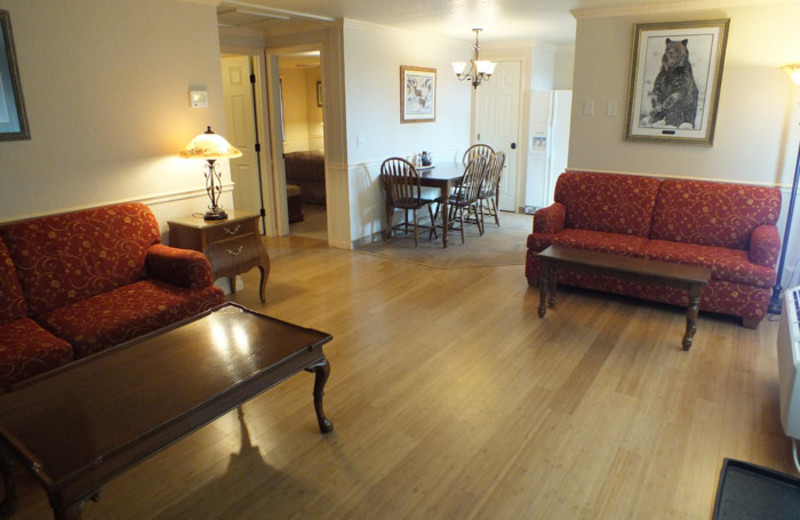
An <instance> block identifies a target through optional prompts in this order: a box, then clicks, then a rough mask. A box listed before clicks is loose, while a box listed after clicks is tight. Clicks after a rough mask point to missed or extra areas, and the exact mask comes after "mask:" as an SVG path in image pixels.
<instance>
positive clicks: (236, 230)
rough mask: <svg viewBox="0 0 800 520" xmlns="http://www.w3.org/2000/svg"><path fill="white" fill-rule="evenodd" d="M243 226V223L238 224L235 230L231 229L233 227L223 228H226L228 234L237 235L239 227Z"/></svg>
mask: <svg viewBox="0 0 800 520" xmlns="http://www.w3.org/2000/svg"><path fill="white" fill-rule="evenodd" d="M241 227H242V225H241V224H236V227H235V228H233V230H231V228H222V229H224V230H225V233H226V234H227V235H229V236H233V235H235V234H236V233H238V232H239V229H241Z"/></svg>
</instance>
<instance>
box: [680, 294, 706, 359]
mask: <svg viewBox="0 0 800 520" xmlns="http://www.w3.org/2000/svg"><path fill="white" fill-rule="evenodd" d="M702 292H703V286H701V285H691V286H689V308H688V309H686V333H685V334H684V335H683V350H689V349H690V348H692V341H693V340H694V334H695V332H697V313H698V311H699V310H700V295H701V294H702Z"/></svg>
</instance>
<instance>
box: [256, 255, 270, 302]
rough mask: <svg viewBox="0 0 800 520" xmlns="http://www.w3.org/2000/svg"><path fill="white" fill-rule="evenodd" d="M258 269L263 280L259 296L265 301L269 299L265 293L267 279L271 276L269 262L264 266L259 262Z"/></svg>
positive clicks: (260, 284)
mask: <svg viewBox="0 0 800 520" xmlns="http://www.w3.org/2000/svg"><path fill="white" fill-rule="evenodd" d="M257 267H258V271H259V272H260V273H261V280H260V282H259V284H258V297H259V298H260V299H261V303H265V302H266V301H267V300H266V299H265V297H264V295H265V294H266V292H267V279H268V278H269V264H267V265H266V266H263V265H261V264H259V265H258V266H257Z"/></svg>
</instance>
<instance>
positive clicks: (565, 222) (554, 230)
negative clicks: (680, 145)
mask: <svg viewBox="0 0 800 520" xmlns="http://www.w3.org/2000/svg"><path fill="white" fill-rule="evenodd" d="M780 205H781V195H780V191H779V190H778V189H776V188H768V187H760V186H748V185H740V184H729V183H720V182H703V181H686V180H675V179H671V180H660V179H656V178H653V177H641V176H633V175H614V174H603V173H591V172H565V173H563V174H562V175H561V176H560V177H559V179H558V182H557V183H556V190H555V203H554V204H552V205H550V206H548V207H546V208H543V209H540V210H539V211H537V212H536V213H535V215H534V220H533V233H532V234H530V235H529V236H528V243H527V246H528V253H527V260H526V266H525V275H526V277H527V278H528V283H529V284H530V285H538V282H539V259H538V258H537V257H536V255H537V254H538V253H539V252H540V251H542V250H544V249H545V248H546V247H547V246H549V245H551V244H560V245H564V246H569V247H576V248H581V249H590V250H596V251H606V252H611V253H617V254H622V255H631V256H637V257H643V258H651V259H656V260H663V261H668V262H676V263H680V264H689V265H705V266H708V267H710V268H711V273H712V274H711V282H710V283H709V284H708V285H707V286H706V287H705V288H704V290H703V295H702V300H701V303H700V309H701V310H706V311H711V312H718V313H723V314H730V315H733V316H738V317H741V318H742V323H743V324H744V326H746V327H751V328H755V327H756V326H758V323H759V322H760V321H761V320H762V319H763V318H764V317H765V315H766V309H767V303H768V302H769V297H770V292H771V288H772V286H773V285H774V284H775V279H776V272H775V263H776V261H777V258H778V253H779V252H780V238H779V235H778V229H777V228H776V226H775V222H776V221H777V219H778V214H779V212H780ZM558 282H559V284H566V285H573V286H576V287H584V288H588V289H596V290H601V291H606V292H610V293H616V294H623V295H627V296H634V297H639V298H642V299H647V300H653V301H658V302H664V303H670V304H674V305H681V306H685V305H687V303H688V302H687V299H688V295H687V294H686V292H685V291H680V290H677V289H670V288H665V287H661V286H657V285H651V284H647V283H644V282H640V281H634V280H630V279H622V278H615V277H611V276H602V275H597V274H589V273H585V272H578V271H570V270H568V269H560V270H559V277H558Z"/></svg>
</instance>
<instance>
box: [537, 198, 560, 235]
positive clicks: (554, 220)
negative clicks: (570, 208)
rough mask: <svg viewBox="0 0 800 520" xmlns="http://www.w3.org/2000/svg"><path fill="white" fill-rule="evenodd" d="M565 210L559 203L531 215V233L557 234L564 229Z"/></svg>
mask: <svg viewBox="0 0 800 520" xmlns="http://www.w3.org/2000/svg"><path fill="white" fill-rule="evenodd" d="M566 216H567V208H566V206H564V205H563V204H561V203H560V202H554V203H553V204H550V205H549V206H547V207H546V208H542V209H540V210H539V211H537V212H536V213H534V215H533V232H534V233H539V234H553V233H558V232H559V231H561V230H562V229H564V220H565V219H566Z"/></svg>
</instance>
